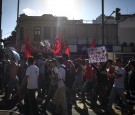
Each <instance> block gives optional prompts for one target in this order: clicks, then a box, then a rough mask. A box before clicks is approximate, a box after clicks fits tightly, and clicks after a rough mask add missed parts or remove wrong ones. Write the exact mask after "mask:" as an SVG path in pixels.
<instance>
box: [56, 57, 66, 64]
mask: <svg viewBox="0 0 135 115" xmlns="http://www.w3.org/2000/svg"><path fill="white" fill-rule="evenodd" d="M57 61H58V63H59V64H60V65H61V64H64V58H63V57H62V56H59V57H57Z"/></svg>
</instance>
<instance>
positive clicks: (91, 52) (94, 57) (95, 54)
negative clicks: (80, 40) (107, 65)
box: [88, 46, 107, 63]
mask: <svg viewBox="0 0 135 115" xmlns="http://www.w3.org/2000/svg"><path fill="white" fill-rule="evenodd" d="M88 56H89V62H90V63H97V62H106V61H107V52H106V48H105V46H101V47H95V48H88Z"/></svg>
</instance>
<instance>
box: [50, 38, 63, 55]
mask: <svg viewBox="0 0 135 115" xmlns="http://www.w3.org/2000/svg"><path fill="white" fill-rule="evenodd" d="M60 50H61V39H60V38H59V37H58V38H56V40H55V43H54V46H53V49H52V52H53V53H54V54H55V55H56V54H58V53H59V52H60Z"/></svg>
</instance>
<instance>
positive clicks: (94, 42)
mask: <svg viewBox="0 0 135 115" xmlns="http://www.w3.org/2000/svg"><path fill="white" fill-rule="evenodd" d="M95 44H96V38H95V37H94V39H93V40H92V43H91V48H94V47H95Z"/></svg>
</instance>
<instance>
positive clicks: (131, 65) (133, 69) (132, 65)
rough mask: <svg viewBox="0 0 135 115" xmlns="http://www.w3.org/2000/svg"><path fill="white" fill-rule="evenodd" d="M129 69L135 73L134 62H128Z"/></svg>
mask: <svg viewBox="0 0 135 115" xmlns="http://www.w3.org/2000/svg"><path fill="white" fill-rule="evenodd" d="M130 67H131V70H132V71H135V61H130Z"/></svg>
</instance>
